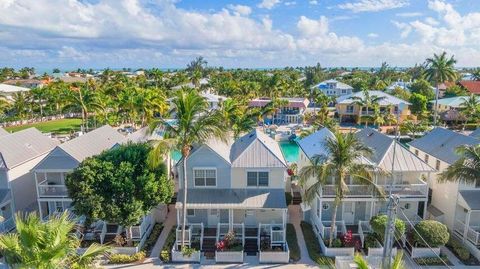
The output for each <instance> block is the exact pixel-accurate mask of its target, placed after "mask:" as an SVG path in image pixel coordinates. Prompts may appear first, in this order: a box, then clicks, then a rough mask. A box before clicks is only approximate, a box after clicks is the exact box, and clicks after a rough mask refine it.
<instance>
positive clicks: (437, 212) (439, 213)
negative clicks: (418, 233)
mask: <svg viewBox="0 0 480 269" xmlns="http://www.w3.org/2000/svg"><path fill="white" fill-rule="evenodd" d="M427 211H428V212H429V213H430V214H432V216H434V217H436V218H437V217H440V216H443V212H442V210H440V209H438V208H437V207H436V206H434V205H429V206H428V207H427Z"/></svg>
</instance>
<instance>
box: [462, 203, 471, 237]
mask: <svg viewBox="0 0 480 269" xmlns="http://www.w3.org/2000/svg"><path fill="white" fill-rule="evenodd" d="M471 214H472V210H471V209H469V210H468V212H467V216H466V218H465V227H464V228H463V242H465V239H466V238H467V234H468V227H469V226H470V215H471Z"/></svg>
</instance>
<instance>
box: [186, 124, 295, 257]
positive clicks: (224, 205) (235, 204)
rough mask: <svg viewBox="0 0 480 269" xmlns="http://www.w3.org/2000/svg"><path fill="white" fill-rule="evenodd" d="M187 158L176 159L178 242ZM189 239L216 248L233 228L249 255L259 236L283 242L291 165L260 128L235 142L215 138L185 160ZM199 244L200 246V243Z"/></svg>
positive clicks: (210, 249) (206, 248)
mask: <svg viewBox="0 0 480 269" xmlns="http://www.w3.org/2000/svg"><path fill="white" fill-rule="evenodd" d="M183 163H184V160H183V159H182V160H180V161H179V162H178V164H177V170H178V171H179V179H180V180H179V191H178V199H177V203H176V208H177V223H178V224H179V227H178V231H179V233H177V243H178V244H179V243H180V239H181V237H180V234H181V223H182V210H181V209H182V202H183V197H184V193H185V186H184V184H183V181H182V179H183V177H182V175H183ZM186 171H187V178H188V183H187V184H188V185H187V190H188V192H187V222H188V224H187V225H188V227H189V230H188V231H187V234H188V238H187V239H188V243H189V244H190V243H191V242H193V241H197V242H198V241H199V242H200V248H201V250H202V251H204V252H213V251H214V247H215V242H217V241H218V240H220V239H221V238H222V237H223V235H224V234H225V233H227V232H228V231H232V230H233V231H235V232H236V236H237V238H238V239H239V240H241V241H242V242H243V245H244V248H245V252H246V253H247V254H256V253H257V251H258V249H259V245H258V244H259V242H260V241H259V238H260V237H261V236H265V237H268V239H269V240H270V241H269V242H270V243H271V244H272V246H273V245H279V246H282V245H285V244H286V243H285V228H286V221H287V205H286V201H285V186H286V183H287V164H286V161H285V159H284V156H283V154H282V151H281V150H280V147H279V145H278V144H277V142H275V141H274V140H273V139H271V138H270V137H268V136H267V135H265V134H264V133H263V132H261V131H259V130H254V131H252V132H251V133H249V134H247V135H245V136H243V137H242V138H240V139H238V140H237V141H230V142H227V143H225V142H222V141H217V140H211V141H209V142H207V143H205V144H203V145H197V146H195V147H194V148H193V149H192V153H191V155H190V156H189V157H188V159H187V165H186ZM197 247H198V246H197Z"/></svg>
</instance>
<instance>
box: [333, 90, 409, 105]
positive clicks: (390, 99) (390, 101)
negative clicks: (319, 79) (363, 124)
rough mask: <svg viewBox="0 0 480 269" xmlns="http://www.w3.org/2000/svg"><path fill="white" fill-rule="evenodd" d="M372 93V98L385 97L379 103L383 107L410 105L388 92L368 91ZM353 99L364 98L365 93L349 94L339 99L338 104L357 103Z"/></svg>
mask: <svg viewBox="0 0 480 269" xmlns="http://www.w3.org/2000/svg"><path fill="white" fill-rule="evenodd" d="M368 92H369V93H370V96H372V97H373V96H376V97H384V98H383V99H382V100H380V101H379V102H378V103H379V105H381V106H386V105H399V104H406V105H410V103H409V102H407V101H405V100H402V99H400V98H398V97H395V96H393V95H390V94H388V93H386V92H382V91H368ZM352 97H359V98H364V94H363V91H359V92H355V93H352V94H347V95H343V96H340V97H338V98H337V104H351V103H353V102H355V100H353V99H352Z"/></svg>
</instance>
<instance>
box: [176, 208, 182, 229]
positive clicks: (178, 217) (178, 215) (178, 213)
mask: <svg viewBox="0 0 480 269" xmlns="http://www.w3.org/2000/svg"><path fill="white" fill-rule="evenodd" d="M176 211H177V226H178V224H179V223H180V211H181V210H178V209H177V210H176Z"/></svg>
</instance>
